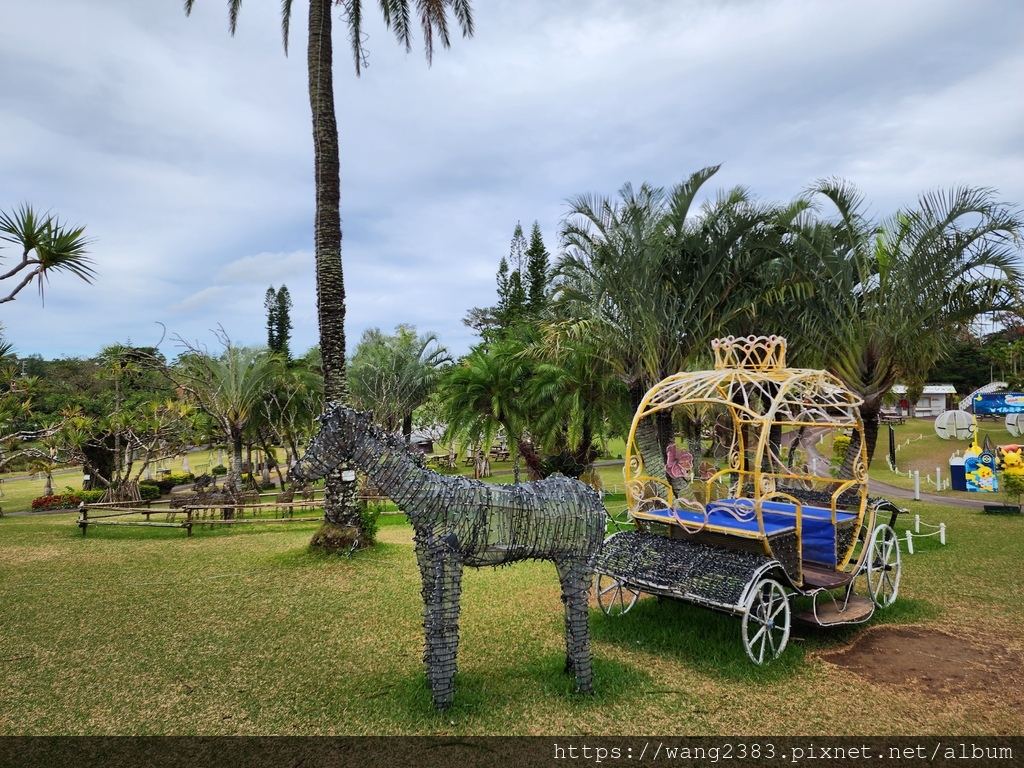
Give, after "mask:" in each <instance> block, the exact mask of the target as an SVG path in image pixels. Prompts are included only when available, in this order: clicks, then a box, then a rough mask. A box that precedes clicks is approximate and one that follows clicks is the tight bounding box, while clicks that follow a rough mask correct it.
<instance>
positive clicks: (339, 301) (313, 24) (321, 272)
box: [307, 0, 365, 541]
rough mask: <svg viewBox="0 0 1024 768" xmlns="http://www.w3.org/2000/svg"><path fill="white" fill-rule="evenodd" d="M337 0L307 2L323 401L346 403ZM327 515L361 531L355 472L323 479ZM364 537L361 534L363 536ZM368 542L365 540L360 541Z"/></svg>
mask: <svg viewBox="0 0 1024 768" xmlns="http://www.w3.org/2000/svg"><path fill="white" fill-rule="evenodd" d="M332 5H333V0H310V2H309V49H308V51H307V56H308V59H307V61H308V68H309V104H310V108H311V109H312V113H313V147H314V157H313V162H314V171H315V175H316V233H315V246H316V292H317V317H318V320H319V323H320V354H321V357H322V359H323V374H324V400H325V402H327V403H330V402H338V403H346V402H347V401H348V387H347V384H346V381H345V280H344V274H343V272H342V267H341V213H340V210H339V209H340V201H341V181H340V165H341V162H340V153H339V149H338V124H337V120H336V118H335V111H334V80H333V77H332V73H331V64H332V60H333V49H332V43H331V7H332ZM324 514H325V517H326V518H327V520H328V522H332V523H336V524H339V525H343V526H346V527H353V528H357V529H358V528H359V524H360V522H359V521H360V518H359V502H358V498H357V488H356V479H355V472H354V471H352V469H351V467H347V466H345V467H342V466H339V467H338V468H337V470H336V471H334V472H331V473H330V474H328V475H327V477H326V478H325V499H324ZM360 533H361V531H360ZM359 538H360V539H361V540H364V541H365V537H363V536H361V535H360V537H359Z"/></svg>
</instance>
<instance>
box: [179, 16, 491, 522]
mask: <svg viewBox="0 0 1024 768" xmlns="http://www.w3.org/2000/svg"><path fill="white" fill-rule="evenodd" d="M184 2H185V13H186V14H188V13H191V11H192V6H193V4H194V2H195V0H184ZM292 4H293V0H282V1H281V32H282V36H283V39H284V48H285V53H287V52H288V31H289V27H290V25H291V15H292ZM335 5H337V6H341V7H342V8H343V9H344V12H343V18H344V21H345V26H346V28H347V31H348V36H349V41H350V45H351V51H352V57H353V60H354V63H355V68H356V74H357V75H358V74H359V73H360V72H361V71H362V67H363V66H364V64H365V61H366V51H365V49H364V48H363V41H364V38H363V3H362V0H309V33H308V48H307V52H306V55H307V66H308V72H309V78H308V80H309V103H310V108H311V109H312V113H313V148H314V173H315V177H316V224H315V235H314V243H315V249H316V286H317V315H318V319H319V323H320V352H321V355H322V356H323V373H324V397H325V400H326V401H327V402H331V401H336V402H346V401H347V400H348V387H347V383H346V379H345V281H344V275H343V272H342V266H341V213H340V200H341V186H340V184H341V183H340V155H339V149H338V124H337V118H336V113H335V108H334V81H333V77H332V62H333V56H334V53H333V52H334V48H333V42H332V37H331V29H332V19H331V9H332V7H333V6H335ZM241 6H242V0H229V2H228V24H229V29H230V31H231V34H234V32H235V28H236V25H237V22H238V13H239V10H240V9H241ZM410 6H412V7H410ZM413 8H414V9H415V17H416V19H418V20H419V25H420V29H421V31H422V33H423V43H424V49H425V51H426V55H427V61H428V62H430V61H432V59H433V55H434V40H435V36H436V39H437V40H438V41H440V43H441V45H442V46H443V47H445V48H449V47H450V46H451V37H450V31H449V22H448V12H449V11H451V13H452V15H453V16H454V18H455V21H456V23H457V24H458V25H459V28H460V29H461V30H462V34H463V35H464V36H466V37H469V36H471V35H472V34H473V15H472V11H471V8H470V1H469V0H413V2H412V3H410V1H409V0H380V10H381V14H382V15H383V17H384V23H385V25H386V26H387V27H388V28H389V29H391V30H392V31H393V32H394V34H395V37H396V38H397V39H398V41H399V42H400V43H402V44H403V45H405V48H406V50H407V51H409V50H411V49H412V32H413V27H414V25H415V24H416V21H415V20H414V18H413V16H414V14H413ZM348 476H349V468H347V467H340V466H339V468H338V470H337V471H336V472H334V473H331V475H329V476H328V477H327V478H326V483H327V498H326V500H325V513H326V517H327V520H328V521H329V522H332V523H336V524H340V525H343V526H346V527H350V528H354V529H356V530H357V531H358V530H359V527H360V519H359V505H358V502H357V500H356V484H355V479H354V478H355V475H354V473H351V477H352V479H351V480H350V481H347V482H346V481H343V480H342V478H343V477H348ZM357 540H358V534H357Z"/></svg>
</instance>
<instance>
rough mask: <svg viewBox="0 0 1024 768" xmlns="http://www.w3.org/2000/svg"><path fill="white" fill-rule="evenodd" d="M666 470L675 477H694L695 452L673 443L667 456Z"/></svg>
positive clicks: (685, 478)
mask: <svg viewBox="0 0 1024 768" xmlns="http://www.w3.org/2000/svg"><path fill="white" fill-rule="evenodd" d="M665 472H666V473H667V474H668V476H669V477H671V478H673V479H679V478H682V479H684V480H689V479H690V478H691V477H693V454H692V453H690V452H689V451H687V450H685V449H683V448H679V447H677V446H676V445H675V444H672V445H670V446H669V447H668V453H667V455H666V456H665Z"/></svg>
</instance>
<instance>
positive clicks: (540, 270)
mask: <svg viewBox="0 0 1024 768" xmlns="http://www.w3.org/2000/svg"><path fill="white" fill-rule="evenodd" d="M548 257H549V254H548V249H547V248H545V247H544V239H543V238H542V237H541V234H540V224H538V223H537V222H536V221H534V222H533V230H532V231H531V232H530V247H529V248H527V249H526V311H527V313H529V315H530V316H532V317H537V316H538V315H540V313H541V312H542V311H543V310H544V307H545V305H546V303H547V301H546V294H547V287H548Z"/></svg>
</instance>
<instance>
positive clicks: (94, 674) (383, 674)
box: [0, 504, 1024, 735]
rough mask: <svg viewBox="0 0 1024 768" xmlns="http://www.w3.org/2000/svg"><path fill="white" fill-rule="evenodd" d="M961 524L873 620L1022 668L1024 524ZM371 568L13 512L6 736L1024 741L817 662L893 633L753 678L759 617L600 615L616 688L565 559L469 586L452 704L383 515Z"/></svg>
mask: <svg viewBox="0 0 1024 768" xmlns="http://www.w3.org/2000/svg"><path fill="white" fill-rule="evenodd" d="M913 507H914V510H915V511H916V512H919V513H920V514H922V516H923V517H924V518H925V519H926V520H929V521H931V522H938V521H944V522H945V523H946V524H947V526H948V542H949V543H948V545H947V546H945V547H942V546H940V545H939V543H938V541H937V540H936V539H934V538H933V539H926V540H920V541H919V542H918V543H917V547H916V549H917V554H915V555H913V556H911V557H907V558H906V559H905V565H904V573H903V584H902V586H901V596H900V600H899V601H898V602H897V605H896V606H894V607H893V608H892V609H890V610H889V611H886V612H884V613H883V612H879V613H876V616H875V618H874V619H873V620H872V623H871V624H872V625H874V626H877V625H901V624H902V625H906V624H912V625H915V626H917V627H922V628H924V629H925V630H927V631H929V632H937V633H948V634H952V635H955V636H957V637H958V641H957V642H958V643H967V642H970V641H971V638H974V637H977V636H978V633H980V632H983V633H984V635H985V637H986V638H987V640H986V642H987V641H989V640H992V641H994V642H996V643H997V644H1001V646H1002V647H1005V648H1007V649H1008V652H1009V653H1019V652H1020V651H1021V648H1022V641H1021V638H1020V633H1019V624H1020V622H1019V616H1020V606H1021V605H1022V604H1024V595H1022V591H1024V587H1022V581H1021V579H1020V576H1019V573H1020V564H1021V560H1022V555H1024V545H1022V543H1021V542H1022V538H1024V519H1020V518H1017V517H1003V516H988V515H984V514H981V513H979V512H976V511H970V510H965V509H958V508H949V507H939V506H929V505H924V504H914V505H913ZM383 520H384V525H383V527H382V529H381V534H380V540H381V541H380V543H379V544H378V545H377V546H376V547H374V548H372V549H370V550H368V551H364V552H362V553H359V554H358V555H357V556H355V557H354V558H352V559H346V558H330V559H322V558H318V557H313V556H310V555H308V554H307V553H306V545H307V543H308V541H309V539H310V536H311V534H312V532H313V530H314V529H315V524H304V523H294V524H267V525H253V526H250V527H248V528H241V527H240V528H239V529H235V530H224V529H216V530H214V529H209V528H201V529H197V530H196V532H195V533H194V535H193V536H192V537H191V538H186V536H185V533H184V531H181V530H174V529H163V530H160V529H158V530H153V529H143V528H113V527H108V528H102V527H96V528H94V529H91V530H90V531H89V533H88V536H85V537H83V536H82V535H81V534H80V532H79V530H78V528H77V527H76V525H75V515H74V514H73V513H71V514H56V515H46V516H32V517H4V518H2V519H0V734H5V735H10V734H122V735H137V734H211V735H213V734H267V735H272V734H295V735H310V734H317V735H320V734H553V733H561V734H565V733H574V734H650V733H671V734H676V735H688V734H915V733H916V734H921V733H935V734H940V733H977V734H999V733H1002V734H1005V733H1021V731H1022V721H1021V717H1020V710H1019V706H1018V704H1019V702H1017V703H1014V702H1015V701H1016V700H1014V699H1012V698H1010V699H1007V698H1005V697H1000V695H998V694H997V693H992V692H988V693H985V694H984V695H972V696H949V697H941V696H936V695H932V694H929V693H927V692H923V691H921V690H918V688H917V687H916V686H915V685H914V684H913V683H912V682H910V683H907V684H901V685H882V684H876V683H872V682H869V681H866V680H865V679H863V678H862V677H860V676H858V675H857V674H855V673H853V672H850V671H848V670H845V669H843V668H841V667H838V666H835V665H833V664H831V663H829V662H827V661H825V660H824V659H822V658H821V657H820V652H822V651H828V650H835V649H838V648H843V647H845V646H847V645H849V644H850V643H852V642H855V641H856V640H857V639H858V638H859V637H861V636H863V634H864V633H865V632H871V631H872V627H871V626H869V627H857V628H845V629H834V630H823V629H819V628H806V627H800V626H798V627H797V628H795V630H794V636H793V639H792V641H791V644H790V647H789V648H788V649H787V651H786V653H785V654H784V656H783V658H781V659H780V660H779V661H778V663H776V664H774V665H772V666H770V667H767V668H756V667H754V666H753V665H751V664H750V663H749V662H748V661H747V659H746V656H745V654H744V652H743V649H742V645H741V642H740V622H739V620H738V619H736V618H733V617H729V616H723V615H718V614H713V613H710V612H708V611H705V610H701V609H697V608H693V607H690V606H686V605H680V604H676V603H673V602H669V601H658V600H656V599H654V598H649V597H648V598H643V599H642V600H641V601H640V602H639V603H638V605H637V607H636V608H635V609H634V610H633V611H632V612H631V613H630V614H628V615H626V616H624V617H620V618H616V619H610V618H608V617H605V616H604V615H603V614H601V613H600V611H598V610H596V609H594V610H592V611H591V628H592V636H593V656H594V669H595V687H596V689H597V693H596V695H594V696H592V697H581V696H578V695H575V694H574V693H573V692H572V687H573V686H572V681H571V680H570V679H569V678H568V677H567V676H566V675H565V674H564V673H563V671H562V665H563V662H564V650H563V649H564V640H563V619H562V606H561V603H560V601H559V589H558V582H557V579H556V577H555V571H554V568H553V566H551V565H550V564H549V563H539V562H528V563H521V564H517V565H514V566H510V567H507V568H501V569H485V570H480V571H473V570H469V571H467V573H466V577H465V580H464V594H463V600H462V619H461V647H460V654H459V674H458V676H457V678H456V697H455V705H454V707H453V708H452V709H451V710H449V711H448V712H446V713H443V714H437V713H435V712H434V711H433V709H432V707H431V703H430V694H429V690H428V688H427V685H426V678H425V675H424V671H423V662H422V645H423V634H422V626H421V621H422V619H421V611H422V603H421V599H420V579H419V574H418V572H417V569H416V566H415V558H414V555H413V551H412V540H411V536H412V530H411V528H410V527H409V525H408V524H407V523H406V522H405V521H404V518H403V517H401V516H391V517H386V518H384V519H383Z"/></svg>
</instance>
